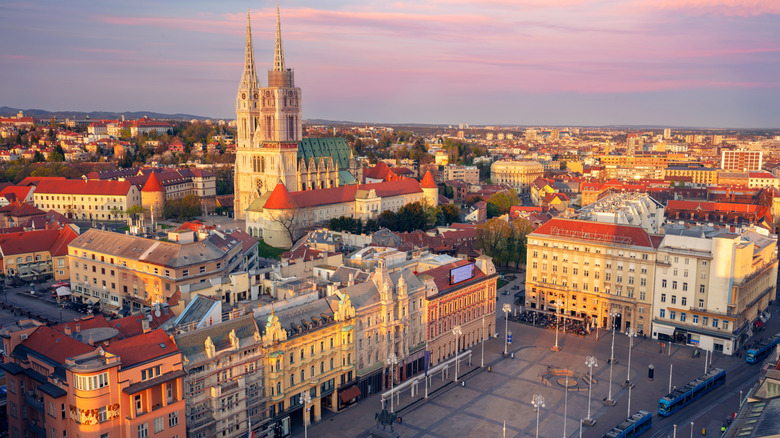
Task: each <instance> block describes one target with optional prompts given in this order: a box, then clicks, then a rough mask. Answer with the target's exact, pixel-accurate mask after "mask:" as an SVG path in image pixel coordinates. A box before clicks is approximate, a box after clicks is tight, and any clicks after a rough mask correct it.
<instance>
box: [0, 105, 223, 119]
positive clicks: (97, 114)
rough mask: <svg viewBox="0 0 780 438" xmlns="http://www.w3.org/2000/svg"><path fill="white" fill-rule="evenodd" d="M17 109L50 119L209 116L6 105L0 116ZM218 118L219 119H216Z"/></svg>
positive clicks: (40, 117)
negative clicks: (48, 108) (50, 108)
mask: <svg viewBox="0 0 780 438" xmlns="http://www.w3.org/2000/svg"><path fill="white" fill-rule="evenodd" d="M19 111H22V112H23V113H24V115H25V116H29V117H33V118H36V119H50V118H51V117H52V116H54V117H56V118H57V119H58V120H63V119H84V118H86V117H87V116H89V118H90V119H119V118H121V117H122V116H125V119H128V120H135V119H140V118H141V117H143V116H147V117H149V118H152V119H165V120H192V119H197V120H206V119H209V118H210V117H203V116H196V115H193V114H181V113H179V114H163V113H156V112H153V111H128V112H121V113H118V112H112V111H92V112H88V113H87V112H83V111H46V110H42V109H19V108H10V107H7V106H0V116H4V117H7V116H15V115H16V114H17V113H19ZM216 120H219V119H216Z"/></svg>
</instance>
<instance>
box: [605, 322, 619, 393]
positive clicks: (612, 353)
mask: <svg viewBox="0 0 780 438" xmlns="http://www.w3.org/2000/svg"><path fill="white" fill-rule="evenodd" d="M609 316H611V317H612V352H611V353H610V355H609V397H607V403H609V405H610V406H615V401H614V400H612V367H613V366H614V365H615V318H617V317H618V316H620V313H618V312H617V311H613V312H611V313H610V314H609Z"/></svg>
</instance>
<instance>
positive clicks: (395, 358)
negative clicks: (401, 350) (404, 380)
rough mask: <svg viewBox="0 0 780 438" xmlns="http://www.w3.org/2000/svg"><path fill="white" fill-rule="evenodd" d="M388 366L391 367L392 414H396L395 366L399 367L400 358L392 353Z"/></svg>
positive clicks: (388, 357)
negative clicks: (394, 406)
mask: <svg viewBox="0 0 780 438" xmlns="http://www.w3.org/2000/svg"><path fill="white" fill-rule="evenodd" d="M385 362H386V363H387V366H389V367H390V372H391V375H390V412H395V411H394V410H393V398H394V397H395V396H394V395H393V389H394V387H395V366H396V365H398V356H396V355H395V353H390V356H387V361H385Z"/></svg>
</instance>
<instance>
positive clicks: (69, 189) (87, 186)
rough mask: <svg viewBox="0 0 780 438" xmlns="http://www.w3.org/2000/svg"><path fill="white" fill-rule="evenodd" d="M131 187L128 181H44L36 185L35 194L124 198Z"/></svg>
mask: <svg viewBox="0 0 780 438" xmlns="http://www.w3.org/2000/svg"><path fill="white" fill-rule="evenodd" d="M132 186H133V185H132V184H130V182H129V181H100V180H81V179H62V180H53V181H52V180H44V181H41V182H39V183H38V188H37V189H35V193H36V194H65V195H104V196H112V195H113V196H125V195H127V192H129V191H130V188H131V187H132Z"/></svg>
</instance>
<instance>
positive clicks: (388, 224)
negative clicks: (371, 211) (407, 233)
mask: <svg viewBox="0 0 780 438" xmlns="http://www.w3.org/2000/svg"><path fill="white" fill-rule="evenodd" d="M377 223H378V225H379V226H380V227H381V228H387V229H388V230H390V231H397V230H398V218H397V217H396V214H395V213H393V212H392V211H390V210H385V211H383V212H382V213H379V218H378V219H377Z"/></svg>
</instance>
